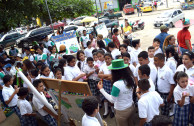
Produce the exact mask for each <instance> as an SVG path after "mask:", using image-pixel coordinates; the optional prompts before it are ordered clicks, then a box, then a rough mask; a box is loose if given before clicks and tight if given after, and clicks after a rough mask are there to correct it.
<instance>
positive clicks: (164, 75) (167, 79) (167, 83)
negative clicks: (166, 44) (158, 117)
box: [154, 53, 175, 116]
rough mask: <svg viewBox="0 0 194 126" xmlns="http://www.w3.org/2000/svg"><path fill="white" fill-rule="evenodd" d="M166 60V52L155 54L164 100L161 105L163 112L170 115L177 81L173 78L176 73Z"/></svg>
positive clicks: (158, 85)
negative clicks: (166, 63)
mask: <svg viewBox="0 0 194 126" xmlns="http://www.w3.org/2000/svg"><path fill="white" fill-rule="evenodd" d="M164 62H165V56H164V54H162V53H158V54H156V55H155V56H154V64H155V65H156V67H157V68H158V72H157V76H158V80H157V88H158V92H159V94H160V96H161V97H162V99H163V100H164V106H163V107H161V114H162V115H166V116H169V111H170V105H171V103H172V96H173V90H174V88H175V82H174V80H173V76H174V74H173V72H172V70H171V69H170V68H169V67H168V66H167V65H165V64H164Z"/></svg>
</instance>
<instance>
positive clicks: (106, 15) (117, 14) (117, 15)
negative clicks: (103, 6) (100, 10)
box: [99, 12, 123, 19]
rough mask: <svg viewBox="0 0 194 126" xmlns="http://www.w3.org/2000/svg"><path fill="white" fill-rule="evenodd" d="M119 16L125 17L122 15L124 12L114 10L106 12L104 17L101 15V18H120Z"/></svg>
mask: <svg viewBox="0 0 194 126" xmlns="http://www.w3.org/2000/svg"><path fill="white" fill-rule="evenodd" d="M119 17H123V16H122V13H114V12H112V13H110V12H106V13H105V14H104V16H102V17H99V19H102V18H109V19H115V18H116V19H119Z"/></svg>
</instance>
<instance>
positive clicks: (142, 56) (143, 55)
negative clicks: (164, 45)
mask: <svg viewBox="0 0 194 126" xmlns="http://www.w3.org/2000/svg"><path fill="white" fill-rule="evenodd" d="M138 60H139V64H138V65H137V66H136V69H135V74H134V77H135V81H136V84H137V83H138V80H139V79H140V78H139V75H138V69H139V67H140V66H141V65H145V64H147V65H148V66H149V67H150V79H151V80H152V81H153V83H154V84H156V78H157V69H156V66H155V65H154V64H153V63H151V62H150V61H149V60H148V53H147V52H146V51H142V52H140V53H139V55H138Z"/></svg>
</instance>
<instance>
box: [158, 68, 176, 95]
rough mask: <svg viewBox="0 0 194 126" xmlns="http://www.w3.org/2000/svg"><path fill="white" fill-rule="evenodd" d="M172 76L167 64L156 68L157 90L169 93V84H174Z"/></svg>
mask: <svg viewBox="0 0 194 126" xmlns="http://www.w3.org/2000/svg"><path fill="white" fill-rule="evenodd" d="M173 77H174V74H173V72H172V70H171V69H170V68H169V67H168V66H166V65H164V66H163V67H162V68H158V81H157V86H158V91H159V92H161V93H169V92H170V86H171V84H175V82H174V80H173Z"/></svg>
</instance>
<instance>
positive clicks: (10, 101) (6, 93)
mask: <svg viewBox="0 0 194 126" xmlns="http://www.w3.org/2000/svg"><path fill="white" fill-rule="evenodd" d="M3 83H4V85H3V89H2V95H3V99H4V101H5V104H7V105H8V106H9V107H10V108H12V109H13V110H14V111H15V113H16V115H17V116H18V117H19V119H20V124H21V126H25V124H24V122H25V121H24V119H23V118H22V116H21V113H20V110H19V108H18V107H17V100H18V95H17V93H18V92H19V88H18V87H17V86H15V87H14V88H13V87H12V86H11V85H12V84H13V79H12V77H11V76H10V75H5V76H4V77H3Z"/></svg>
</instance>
